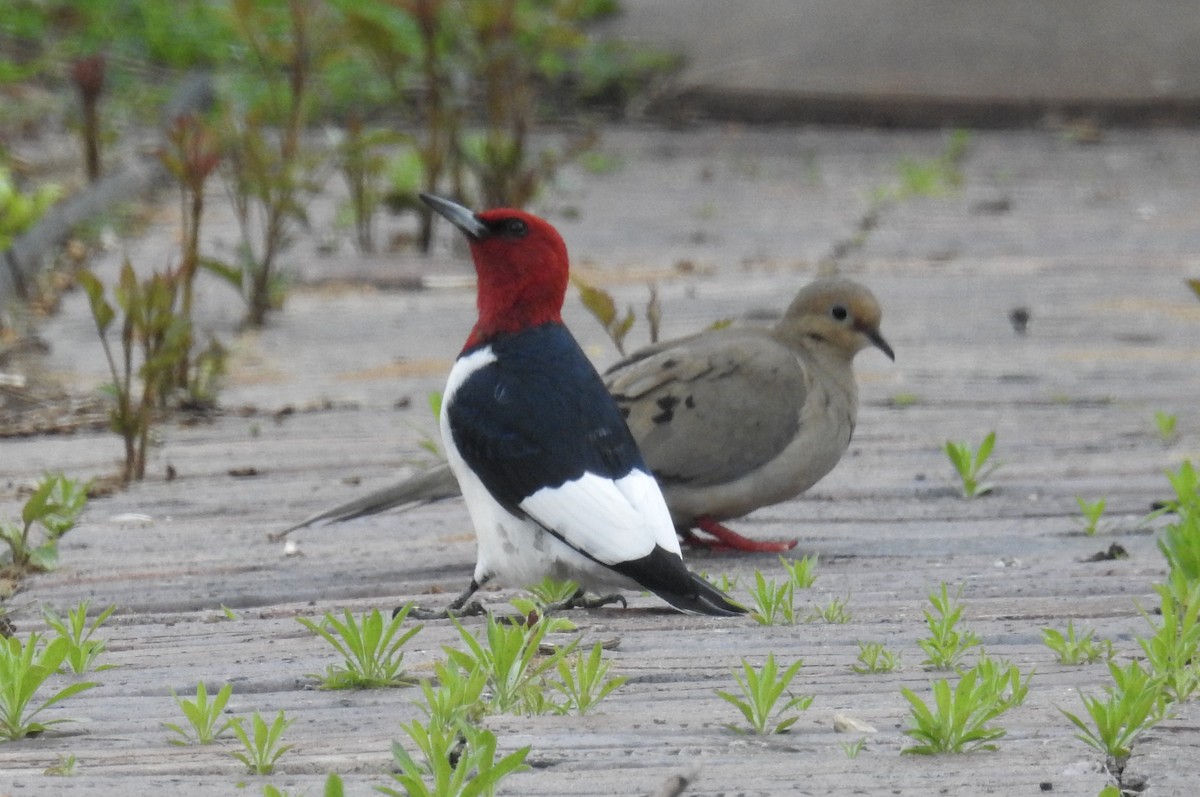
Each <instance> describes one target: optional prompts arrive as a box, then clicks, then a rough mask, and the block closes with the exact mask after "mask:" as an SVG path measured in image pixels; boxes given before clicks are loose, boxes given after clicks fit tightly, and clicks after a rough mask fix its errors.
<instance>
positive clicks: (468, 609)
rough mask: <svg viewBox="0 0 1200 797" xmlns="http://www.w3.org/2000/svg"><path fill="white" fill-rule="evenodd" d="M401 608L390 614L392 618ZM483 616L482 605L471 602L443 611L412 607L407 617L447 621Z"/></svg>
mask: <svg viewBox="0 0 1200 797" xmlns="http://www.w3.org/2000/svg"><path fill="white" fill-rule="evenodd" d="M403 608H404V607H403V606H398V607H396V610H395V611H393V612H392V616H393V617H395V616H396V614H397V612H399V611H400V610H401V609H403ZM485 614H487V611H486V610H485V609H484V608H483V604H482V603H480V602H479V601H471V602H470V603H468V604H466V605H465V606H459V607H457V608H455V607H453V606H447V607H446V608H445V609H422V608H421V607H420V606H414V607H413V609H412V611H410V612H409V613H408V616H409V617H411V618H413V619H414V620H449V619H450V618H451V617H482V616H483V615H485Z"/></svg>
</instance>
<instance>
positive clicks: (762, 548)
mask: <svg viewBox="0 0 1200 797" xmlns="http://www.w3.org/2000/svg"><path fill="white" fill-rule="evenodd" d="M696 527H697V528H698V529H700V530H701V531H704V532H707V533H708V534H711V535H712V536H713V537H714V538H715V539H711V540H709V539H705V538H703V537H698V536H696V534H695V532H693V531H692V530H691V529H688V530H686V531H683V532H681V533H680V537H681V538H682V540H683V543H684V544H685V545H690V546H692V547H695V548H707V549H709V550H710V551H743V552H747V553H786V552H788V551H790V550H792V549H793V548H795V547H796V543H798V542H799V540H752V539H750V538H749V537H743V536H742V535H741V534H738V533H737V532H736V531H734V530H732V529H730V528H729V527H727V526H724V525H722V524H720V523H718V522H717V521H715V520H713V519H712V518H697V520H696Z"/></svg>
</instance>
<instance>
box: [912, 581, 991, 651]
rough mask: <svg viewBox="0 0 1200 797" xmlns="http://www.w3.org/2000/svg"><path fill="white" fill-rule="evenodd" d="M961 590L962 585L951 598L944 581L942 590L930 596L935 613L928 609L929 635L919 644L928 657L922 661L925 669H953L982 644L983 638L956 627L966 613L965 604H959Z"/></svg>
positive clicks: (926, 617)
mask: <svg viewBox="0 0 1200 797" xmlns="http://www.w3.org/2000/svg"><path fill="white" fill-rule="evenodd" d="M962 591H963V588H962V586H959V588H958V591H957V592H955V593H954V597H953V598H951V597H950V594H949V591H948V590H947V588H946V582H944V581H943V582H942V584H941V587H940V591H939V592H937V593H932V594H930V596H929V602H930V603H931V604H933V609H934V611H932V612H931V611H929V610H928V609H926V610H925V625H926V627H928V628H929V634H930V635H929V637H927V638H925V639H920V640H918V641H917V644H918V645H919V646H920V647H921V650H923V651H925V655H926V656H927V657H928V658H926V659H925V661H923V662H921V664H923V665H924V666H926V667H930V668H932V669H935V670H953V669H955V668H956V667H958V664H959V662H960V661H962V658H963V657H964V656H965V655H966V654H967V652H968V651H970V650H971V648H974V647H978V646H979V644H980V639H979V637H978V636H977V635H976V634H975V633H974V632H972V631H960V630H958V628H957V626H958V622H959V620H961V619H962V613H963V607H962V604H960V603H959V602H958V598H959V596H960V595H962Z"/></svg>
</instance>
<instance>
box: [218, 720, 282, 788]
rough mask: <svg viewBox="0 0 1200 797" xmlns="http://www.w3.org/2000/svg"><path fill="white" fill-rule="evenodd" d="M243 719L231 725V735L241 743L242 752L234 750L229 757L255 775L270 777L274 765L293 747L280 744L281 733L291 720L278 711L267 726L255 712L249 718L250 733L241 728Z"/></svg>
mask: <svg viewBox="0 0 1200 797" xmlns="http://www.w3.org/2000/svg"><path fill="white" fill-rule="evenodd" d="M243 720H244V718H243V717H238V718H237V719H236V720H235V721H234V722H233V723H232V724H231V725H230V728H231V729H232V730H233V735H234V736H236V737H237V738H238V741H239V742H241V743H242V748H243V750H235V751H233V753H232V754H231V755H233V757H234V758H236V759H237V760H238V761H241V762H242V763H243V764H245V765H246V768H247V769H249V770H250V771H251V772H253V773H254V774H256V775H270V774H271V773H272V772H274V771H275V763H276V762H277V761H279V758H280V757H281V756H282V755H283V754H284V753H286V752H287V751H288V750H291V749H292V747H293V746H294V745H290V744H282V741H283V732H284V731H286V730H287V729H288V726H289V725H291V724H292V720H289V719H287V718H285V717H284V715H283V712H282V711H280V712H279V713H278V714H277V715H276V716H275V720H274V721H273V722H272V723H271V724H270V725H268V724H267V721H266V720H265V719H263V717H262V715H261V714H259V713H258V712H257V711H256V712H254V715H253V716H252V717H250V725H251V733H247V732H246V729H245V728H244V727H242V721H243Z"/></svg>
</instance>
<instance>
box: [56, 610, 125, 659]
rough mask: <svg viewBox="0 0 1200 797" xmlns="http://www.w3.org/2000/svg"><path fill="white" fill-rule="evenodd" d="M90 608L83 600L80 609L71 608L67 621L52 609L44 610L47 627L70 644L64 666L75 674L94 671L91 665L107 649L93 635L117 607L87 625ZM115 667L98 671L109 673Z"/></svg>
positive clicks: (105, 611) (104, 612)
mask: <svg viewBox="0 0 1200 797" xmlns="http://www.w3.org/2000/svg"><path fill="white" fill-rule="evenodd" d="M90 605H91V602H90V601H84V602H83V603H81V604H79V606H78V607H76V608H74V609H69V610H68V611H67V619H66V620H63V619H62V618H61V617H59V616H58V615H57V614H56V613H55V612H54V610H53V609H51V608H50V607H49V606H44V607H42V615H43V616H44V617H45V618H46V624H47V625H49V626H50V628H52V629H53V630H54V632H55V633H56V634H58V636H59V637H61V638H62V639H65V640H67V642H69V643H70V648H69V649H68V651H67V659H66V662H65V664H64V666H66V667H67V668H68V669H70V670H71V672H73V673H75V674H76V675H82V674H83V673H85V672H87V671H88V670H90V669H92V663H93V662H94V661H95V660H96V658H97V657H98V656H99V655H100V654H101V653H103V652H104V651H105V649H106V648H107V645H106V643H105V642H104V641H103V640H101V639H92V635H93V634H94V633H96V629H98V628H99V627H100V626H101V625H103V624H104V621H105V620H107V619H108V618H109V616H110V615H111V614H112V613H113V611H115V610H116V608H117V607H116V606H115V605H113V606H109V607H108V608H107V609H105V610H104V611H102V612H101V613H100V614H99V615H98V616H97V617H96V619H95V620H93V621H92V622H91V624H90V625H89V624H88V622H87V611H88V608H89V607H90ZM112 667H113V665H111V664H102V665H100V666H99V667H96V668H95V669H96V670H108V669H111V668H112Z"/></svg>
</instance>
